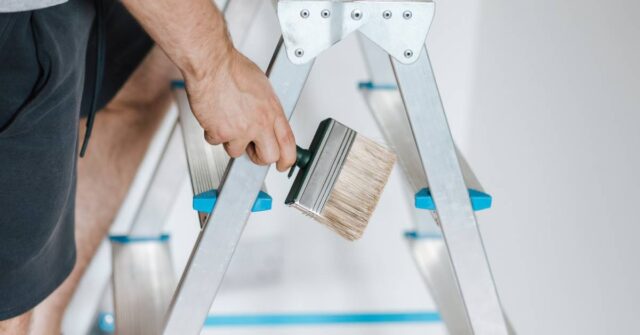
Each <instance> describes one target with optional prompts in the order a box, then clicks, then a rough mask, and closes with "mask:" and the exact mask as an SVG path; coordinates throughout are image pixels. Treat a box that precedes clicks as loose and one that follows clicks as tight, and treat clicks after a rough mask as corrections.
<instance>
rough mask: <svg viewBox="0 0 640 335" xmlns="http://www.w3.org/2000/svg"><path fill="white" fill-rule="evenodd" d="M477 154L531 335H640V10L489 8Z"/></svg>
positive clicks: (477, 107) (503, 0)
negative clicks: (639, 209) (639, 153)
mask: <svg viewBox="0 0 640 335" xmlns="http://www.w3.org/2000/svg"><path fill="white" fill-rule="evenodd" d="M479 9H480V12H479V21H478V25H477V29H478V31H477V39H476V42H475V43H476V46H477V51H476V53H475V56H474V66H473V69H474V72H475V80H474V82H473V100H472V103H471V105H470V112H469V114H468V117H469V119H468V120H469V121H468V122H469V126H468V130H469V133H468V143H467V146H466V150H465V151H466V152H467V154H468V156H469V158H470V160H471V161H472V163H475V164H474V167H475V170H476V172H477V173H478V175H479V176H480V177H481V179H482V181H483V183H484V185H485V187H486V188H487V189H488V190H490V191H491V192H493V195H494V196H495V207H494V208H493V209H492V210H491V211H490V212H488V213H487V214H486V215H487V216H486V221H485V222H484V223H483V226H482V227H483V228H482V232H483V234H484V237H485V241H486V244H485V245H486V247H487V251H488V253H489V255H490V257H491V263H492V265H493V270H494V275H495V279H496V282H497V284H498V289H499V291H500V293H501V296H502V301H503V303H504V305H505V307H506V309H507V310H508V312H509V315H510V316H511V319H512V320H513V322H514V324H515V327H516V329H517V330H518V331H519V333H520V334H637V333H639V332H640V325H638V322H637V320H638V318H637V316H636V313H637V311H638V310H640V302H639V301H640V289H639V288H638V285H637V283H638V282H640V262H639V261H638V254H639V253H640V246H639V244H638V242H637V238H638V234H639V233H640V227H639V225H638V223H640V221H639V220H638V218H637V208H638V203H639V202H640V195H639V194H638V189H639V187H640V178H638V175H637V173H638V170H639V168H640V159H639V157H638V150H637V148H638V144H639V143H640V132H638V125H639V124H640V114H639V113H638V112H639V111H640V94H639V92H638V91H639V89H640V63H638V60H640V46H639V41H640V21H639V20H638V18H637V13H638V12H639V11H640V4H639V3H638V2H636V1H624V0H619V1H593V0H586V1H576V0H562V1H557V0H536V1H507V0H488V1H482V2H481V3H480V5H479Z"/></svg>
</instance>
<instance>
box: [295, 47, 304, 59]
mask: <svg viewBox="0 0 640 335" xmlns="http://www.w3.org/2000/svg"><path fill="white" fill-rule="evenodd" d="M294 53H295V54H296V57H302V56H304V50H302V49H296V51H294Z"/></svg>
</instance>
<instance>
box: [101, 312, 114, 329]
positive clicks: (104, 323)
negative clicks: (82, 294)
mask: <svg viewBox="0 0 640 335" xmlns="http://www.w3.org/2000/svg"><path fill="white" fill-rule="evenodd" d="M114 321H115V320H114V319H113V314H111V313H104V312H102V313H100V315H99V316H98V327H99V328H100V330H101V331H102V332H104V333H114V332H115V331H116V323H115V322H114Z"/></svg>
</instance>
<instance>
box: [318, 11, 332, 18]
mask: <svg viewBox="0 0 640 335" xmlns="http://www.w3.org/2000/svg"><path fill="white" fill-rule="evenodd" d="M320 16H322V17H324V18H325V19H326V18H328V17H329V16H331V12H330V11H329V10H328V9H323V10H322V11H321V12H320Z"/></svg>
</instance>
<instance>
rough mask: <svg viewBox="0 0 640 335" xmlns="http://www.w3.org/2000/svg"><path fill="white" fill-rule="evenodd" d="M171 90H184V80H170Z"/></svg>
mask: <svg viewBox="0 0 640 335" xmlns="http://www.w3.org/2000/svg"><path fill="white" fill-rule="evenodd" d="M171 88H172V89H174V90H177V89H183V88H184V80H172V81H171Z"/></svg>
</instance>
